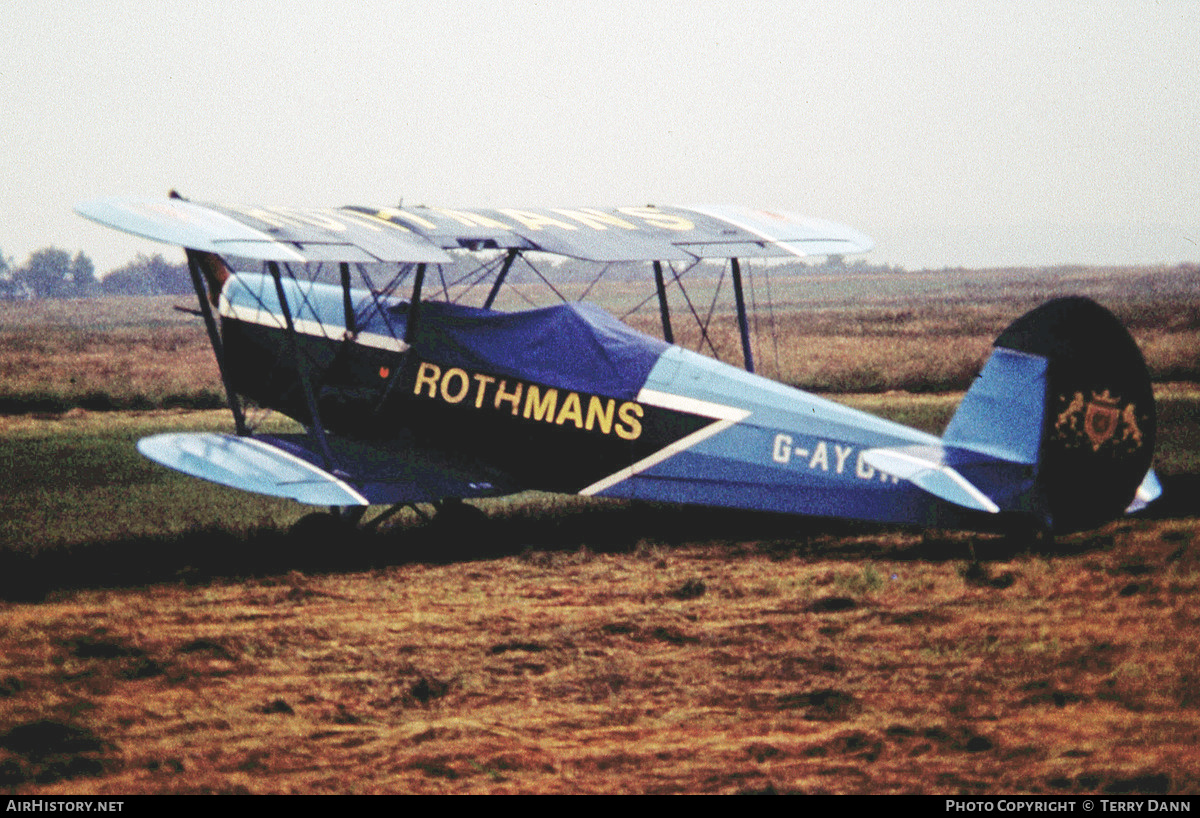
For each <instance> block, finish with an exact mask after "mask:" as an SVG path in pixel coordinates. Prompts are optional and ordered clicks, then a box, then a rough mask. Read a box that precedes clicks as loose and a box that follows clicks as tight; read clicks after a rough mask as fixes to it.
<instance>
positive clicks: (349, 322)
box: [338, 261, 358, 337]
mask: <svg viewBox="0 0 1200 818" xmlns="http://www.w3.org/2000/svg"><path fill="white" fill-rule="evenodd" d="M338 272H339V273H341V276H342V313H343V314H344V316H345V321H346V332H347V333H348V334H349V335H350V337H354V336H355V335H357V334H358V327H357V325H356V324H355V321H354V303H353V302H352V301H351V300H350V263H349V262H347V261H343V262H342V263H341V264H339V265H338Z"/></svg>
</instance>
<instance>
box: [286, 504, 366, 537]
mask: <svg viewBox="0 0 1200 818" xmlns="http://www.w3.org/2000/svg"><path fill="white" fill-rule="evenodd" d="M366 510H367V509H366V506H333V507H331V508H330V509H329V511H316V512H313V513H312V514H305V515H304V516H303V517H301V518H300V519H299V520H297V521H296V522H295V524H294V525H293V526H292V527H291V528H290V529H289V530H288V536H289V537H291V538H292V539H293V540H295V541H296V542H297V543H298V544H302V545H309V544H312V545H319V544H322V543H326V544H327V543H330V542H338V541H340V540H344V539H345V538H346V537H347V535H353V534H356V533H358V523H359V521H360V520H361V519H362V516H363V514H364V513H365V512H366Z"/></svg>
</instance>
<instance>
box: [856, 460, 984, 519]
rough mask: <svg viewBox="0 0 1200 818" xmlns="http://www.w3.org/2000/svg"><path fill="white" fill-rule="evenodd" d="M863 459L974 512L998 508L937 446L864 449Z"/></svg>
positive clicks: (883, 470)
mask: <svg viewBox="0 0 1200 818" xmlns="http://www.w3.org/2000/svg"><path fill="white" fill-rule="evenodd" d="M862 456H863V460H865V461H866V462H867V463H868V464H870V465H871V466H874V467H875V468H876V469H878V470H879V471H881V472H884V473H886V474H890V475H892V476H893V477H898V478H900V479H901V480H907V481H909V482H910V483H912V484H914V485H916V486H918V487H920V488H922V489H924V490H925V491H927V492H929V493H930V494H932V495H933V496H935V497H940V498H942V499H943V500H947V501H949V502H951V503H954V504H955V505H959V506H962V507H963V508H969V509H972V510H974V511H986V512H988V513H989V514H995V513H997V512H998V511H1000V507H999V506H998V505H996V503H995V502H993V501H992V499H991V498H989V497H988V496H987V495H986V494H984V493H983V492H982V491H980V490H979V489H978V488H976V487H975V486H974V485H972V484H971V482H970V481H969V480H967V479H966V478H965V477H963V476H962V475H961V474H959V473H958V472H957V471H955V470H954V469H953V468H951V467H950V466H948V465H946V463H945V452H944V451H943V450H942V449H941V448H940V447H937V446H909V447H905V448H902V449H868V450H867V451H865V452H863V453H862Z"/></svg>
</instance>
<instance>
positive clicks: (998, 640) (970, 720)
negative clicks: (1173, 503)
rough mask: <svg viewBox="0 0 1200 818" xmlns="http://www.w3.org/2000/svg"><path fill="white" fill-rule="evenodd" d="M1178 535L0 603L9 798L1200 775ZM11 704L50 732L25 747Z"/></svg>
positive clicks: (764, 554) (573, 557) (1191, 537)
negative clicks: (1032, 547) (1041, 548)
mask: <svg viewBox="0 0 1200 818" xmlns="http://www.w3.org/2000/svg"><path fill="white" fill-rule="evenodd" d="M1195 535H1196V527H1195V524H1194V522H1180V521H1162V522H1154V521H1147V522H1141V523H1122V524H1118V525H1115V526H1112V527H1110V528H1108V529H1106V530H1104V531H1102V532H1098V533H1096V534H1094V535H1091V536H1090V537H1085V538H1076V539H1073V540H1070V541H1068V542H1065V543H1062V544H1060V545H1058V546H1057V547H1056V551H1055V553H1054V554H1053V555H1048V556H1037V555H1032V554H1028V553H1023V549H1022V548H1021V547H1017V548H1015V549H1014V547H1013V546H1012V544H1010V543H1007V542H1005V541H1002V540H995V539H990V540H976V541H975V545H976V548H978V549H980V554H981V555H982V556H986V557H988V558H989V559H988V561H986V562H983V563H979V564H974V565H972V564H970V563H968V562H967V561H966V560H965V559H964V558H965V557H966V554H967V550H968V545H969V542H970V540H968V538H967V537H966V536H965V535H936V534H926V535H905V534H896V533H886V532H878V533H870V532H867V533H861V534H858V535H848V536H847V535H836V536H835V535H832V534H821V533H819V532H817V533H814V534H811V535H810V536H808V537H804V538H801V539H798V540H791V541H779V540H771V541H758V542H742V543H736V544H735V543H728V544H726V543H720V542H713V543H697V544H693V545H687V546H678V547H669V546H664V545H655V544H653V543H643V544H642V545H641V546H639V547H638V548H636V549H633V550H632V551H629V552H623V553H592V552H591V551H589V550H587V549H586V548H582V549H579V550H575V551H570V550H567V551H527V552H525V553H523V554H520V555H513V556H505V557H500V558H496V559H492V560H487V561H474V562H472V561H468V562H458V563H451V564H424V563H412V564H403V565H397V566H394V567H390V568H381V569H377V570H374V571H370V572H366V573H350V574H331V575H325V576H321V575H304V574H301V573H298V572H292V573H290V574H287V575H283V576H279V577H275V578H267V579H263V580H256V581H249V582H245V583H218V584H214V585H211V586H207V587H195V588H187V587H180V586H156V587H152V588H149V589H146V590H140V591H138V590H133V591H89V592H79V593H74V594H70V595H66V596H63V597H62V598H60V599H57V600H55V601H51V602H47V603H44V604H40V605H6V606H4V607H3V608H2V609H0V612H2V615H3V616H2V620H0V621H2V623H3V624H2V627H0V657H2V658H0V688H2V690H3V693H2V695H0V724H3V725H5V727H4V731H5V732H3V733H0V746H3V747H7V749H0V776H2V777H3V786H5V787H7V788H8V789H9V791H10V792H18V793H33V792H36V793H84V792H87V793H138V792H173V793H181V792H252V793H258V792H363V793H373V792H405V793H408V792H422V793H455V792H457V793H506V792H508V793H511V792H542V793H545V792H571V793H581V792H607V793H631V792H638V793H640V792H697V793H699V792H746V791H779V792H785V791H786V792H833V793H841V792H925V793H959V792H961V793H985V792H1010V793H1011V792H1043V793H1069V792H1151V793H1183V792H1194V791H1195V790H1196V788H1197V786H1200V775H1198V774H1197V769H1200V768H1198V767H1197V761H1198V760H1200V759H1198V756H1200V751H1198V750H1197V749H1196V748H1197V746H1198V740H1200V674H1198V673H1197V670H1196V666H1195V656H1196V654H1197V650H1198V649H1200V637H1198V636H1197V633H1200V631H1198V630H1197V625H1198V624H1200V622H1198V619H1200V606H1198V605H1197V602H1196V600H1197V599H1198V598H1200V596H1198V592H1200V552H1197V550H1196V542H1195ZM22 725H26V727H25V732H26V733H28V734H31V735H36V734H37V730H38V729H40V730H41V731H42V732H41V735H43V736H45V738H43V739H42V741H41V743H40V744H37V743H36V742H34V746H33V749H30V748H29V746H27V745H20V746H19V747H18V748H17V749H13V745H14V741H13V740H12V739H11V735H12V730H13V728H15V727H19V726H22ZM28 725H35V727H34V728H30V727H28ZM67 730H71V731H74V732H66V731H67ZM21 735H22V736H24V735H25V734H21ZM28 743H29V742H28V741H27V744H28Z"/></svg>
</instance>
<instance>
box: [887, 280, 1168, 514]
mask: <svg viewBox="0 0 1200 818" xmlns="http://www.w3.org/2000/svg"><path fill="white" fill-rule="evenodd" d="M1155 431H1156V420H1155V406H1154V392H1153V389H1152V388H1151V384H1150V376H1149V373H1148V372H1147V370H1146V363H1145V361H1144V360H1143V359H1142V354H1141V352H1140V351H1139V350H1138V347H1137V344H1135V343H1134V341H1133V339H1132V338H1131V337H1130V335H1129V333H1128V331H1126V329H1125V327H1124V326H1122V325H1121V322H1120V321H1118V320H1117V318H1116V317H1115V316H1114V315H1113V314H1112V313H1110V312H1109V311H1108V310H1106V309H1104V308H1103V307H1101V306H1100V305H1099V304H1096V303H1095V302H1094V301H1091V300H1089V299H1087V298H1078V297H1072V298H1059V299H1055V300H1054V301H1050V302H1047V303H1046V304H1043V305H1042V306H1040V307H1038V308H1037V309H1035V310H1033V311H1031V312H1029V313H1027V314H1025V315H1024V316H1022V317H1021V318H1018V319H1017V320H1016V321H1014V322H1013V323H1012V324H1010V325H1009V327H1008V328H1007V329H1006V330H1004V332H1003V333H1001V334H1000V337H999V338H997V339H996V342H995V349H994V350H993V352H992V355H991V357H990V358H989V359H988V361H987V364H986V365H985V366H984V368H983V371H982V372H981V373H980V374H979V377H978V378H976V380H975V383H974V384H973V385H972V386H971V388H970V390H968V392H967V394H966V396H965V397H964V398H963V401H962V404H961V405H960V406H959V408H958V411H957V412H955V414H954V417H953V418H952V419H951V420H950V424H949V425H948V426H947V427H946V431H945V434H944V435H943V436H942V441H941V445H940V446H934V447H918V448H913V449H874V450H871V451H869V452H866V453H864V456H865V457H866V459H867V462H869V463H871V465H873V466H875V467H876V468H879V469H882V470H884V471H886V472H888V473H890V474H893V475H895V476H897V477H899V478H902V479H906V480H909V481H911V482H913V483H915V484H916V485H918V486H920V487H921V488H923V489H925V490H926V491H928V492H930V493H931V494H934V495H936V496H938V497H941V498H942V499H944V500H948V501H949V502H952V503H955V504H956V505H959V506H963V507H965V508H969V509H974V510H977V511H985V512H990V513H993V514H997V513H1006V514H1010V515H1017V516H1019V517H1020V516H1023V517H1025V518H1026V519H1028V520H1030V521H1032V522H1034V523H1035V524H1036V525H1038V526H1039V527H1044V528H1046V529H1049V530H1053V531H1073V530H1079V529H1084V528H1091V527H1093V526H1097V525H1100V524H1102V523H1105V522H1107V521H1109V520H1112V519H1114V518H1116V517H1118V516H1120V515H1121V514H1122V513H1125V512H1128V511H1135V510H1138V509H1140V508H1143V507H1145V506H1146V505H1147V504H1148V503H1150V502H1152V501H1153V500H1154V499H1156V498H1157V497H1158V496H1159V495H1160V494H1161V492H1162V490H1161V488H1160V486H1159V483H1158V480H1157V478H1156V477H1155V475H1154V472H1153V471H1152V470H1151V469H1150V462H1151V460H1152V458H1153V455H1154V442H1155Z"/></svg>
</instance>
